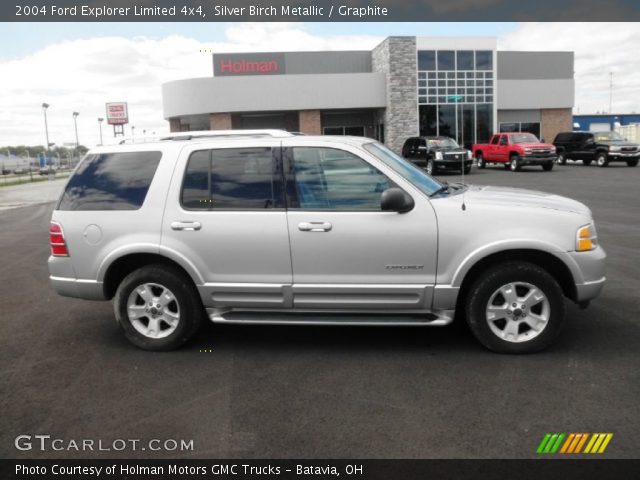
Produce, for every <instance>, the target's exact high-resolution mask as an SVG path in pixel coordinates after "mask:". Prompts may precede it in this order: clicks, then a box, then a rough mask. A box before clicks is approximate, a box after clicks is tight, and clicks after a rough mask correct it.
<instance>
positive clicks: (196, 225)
mask: <svg viewBox="0 0 640 480" xmlns="http://www.w3.org/2000/svg"><path fill="white" fill-rule="evenodd" d="M171 228H172V229H173V230H200V229H201V228H202V224H201V223H200V222H171Z"/></svg>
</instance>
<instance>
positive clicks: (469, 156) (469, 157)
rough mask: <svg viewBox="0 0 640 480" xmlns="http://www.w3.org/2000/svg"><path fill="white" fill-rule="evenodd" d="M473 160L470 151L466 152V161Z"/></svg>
mask: <svg viewBox="0 0 640 480" xmlns="http://www.w3.org/2000/svg"><path fill="white" fill-rule="evenodd" d="M471 159H473V155H472V154H471V150H467V160H471Z"/></svg>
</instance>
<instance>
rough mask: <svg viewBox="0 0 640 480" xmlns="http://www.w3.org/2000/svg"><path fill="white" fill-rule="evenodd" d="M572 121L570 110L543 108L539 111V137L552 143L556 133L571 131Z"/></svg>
mask: <svg viewBox="0 0 640 480" xmlns="http://www.w3.org/2000/svg"><path fill="white" fill-rule="evenodd" d="M572 120H573V116H572V114H571V109H570V108H543V109H542V110H540V123H541V125H540V137H541V138H544V141H545V142H547V143H552V142H553V139H554V138H556V135H557V134H558V133H560V132H570V131H572V130H573V124H572Z"/></svg>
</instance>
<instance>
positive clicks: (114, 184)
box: [58, 152, 162, 210]
mask: <svg viewBox="0 0 640 480" xmlns="http://www.w3.org/2000/svg"><path fill="white" fill-rule="evenodd" d="M161 157H162V153H161V152H122V153H100V154H89V155H87V156H86V157H85V158H84V160H82V162H81V163H80V165H79V166H78V169H77V170H76V172H75V173H74V174H73V177H71V179H70V180H69V183H68V184H67V186H66V188H65V191H64V193H63V194H62V198H61V199H60V203H59V204H58V210H137V209H139V208H140V207H141V206H142V204H143V203H144V200H145V198H146V196H147V191H148V190H149V186H150V185H151V181H152V180H153V177H154V175H155V173H156V168H157V167H158V163H160V158H161Z"/></svg>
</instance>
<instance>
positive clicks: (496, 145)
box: [472, 132, 556, 172]
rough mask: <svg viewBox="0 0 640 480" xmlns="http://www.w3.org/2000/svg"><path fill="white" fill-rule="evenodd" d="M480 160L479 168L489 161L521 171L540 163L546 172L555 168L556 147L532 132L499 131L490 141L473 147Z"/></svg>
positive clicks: (513, 170) (514, 170)
mask: <svg viewBox="0 0 640 480" xmlns="http://www.w3.org/2000/svg"><path fill="white" fill-rule="evenodd" d="M472 150H473V153H474V156H475V157H476V159H477V162H478V168H485V167H486V166H487V164H488V163H499V164H502V165H504V168H505V169H507V170H508V169H511V171H512V172H517V171H519V170H520V169H521V168H522V167H523V166H525V165H540V166H541V167H542V169H543V170H544V171H545V172H549V171H551V170H552V169H553V164H554V162H555V161H556V148H555V147H554V146H553V145H550V144H548V143H542V142H541V141H540V140H538V137H536V136H535V135H534V134H532V133H526V132H511V133H497V134H495V135H493V136H492V137H491V139H490V140H489V143H480V144H476V145H474V146H473V147H472Z"/></svg>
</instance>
